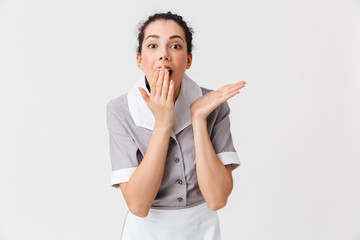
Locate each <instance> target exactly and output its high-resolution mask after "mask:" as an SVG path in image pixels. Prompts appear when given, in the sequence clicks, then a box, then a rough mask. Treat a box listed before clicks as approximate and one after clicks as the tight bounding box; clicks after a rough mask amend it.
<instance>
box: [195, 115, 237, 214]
mask: <svg viewBox="0 0 360 240" xmlns="http://www.w3.org/2000/svg"><path fill="white" fill-rule="evenodd" d="M192 125H193V132H194V144H195V154H196V173H197V178H198V183H199V187H200V190H201V193H202V195H203V196H204V198H205V201H206V202H207V203H208V205H209V207H210V208H211V209H212V210H217V209H220V208H222V207H223V206H225V204H226V202H227V198H228V196H229V195H230V193H231V191H232V181H231V177H230V175H229V172H228V170H227V169H226V167H225V166H224V164H223V163H222V162H221V161H220V159H219V158H218V156H217V155H216V153H215V151H214V148H213V146H212V143H211V141H210V138H209V134H208V131H207V127H206V120H193V121H192Z"/></svg>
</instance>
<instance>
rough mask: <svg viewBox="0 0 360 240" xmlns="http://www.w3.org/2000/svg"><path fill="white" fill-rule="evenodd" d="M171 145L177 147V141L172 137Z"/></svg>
mask: <svg viewBox="0 0 360 240" xmlns="http://www.w3.org/2000/svg"><path fill="white" fill-rule="evenodd" d="M170 145H172V146H175V145H176V141H175V139H173V138H172V137H170Z"/></svg>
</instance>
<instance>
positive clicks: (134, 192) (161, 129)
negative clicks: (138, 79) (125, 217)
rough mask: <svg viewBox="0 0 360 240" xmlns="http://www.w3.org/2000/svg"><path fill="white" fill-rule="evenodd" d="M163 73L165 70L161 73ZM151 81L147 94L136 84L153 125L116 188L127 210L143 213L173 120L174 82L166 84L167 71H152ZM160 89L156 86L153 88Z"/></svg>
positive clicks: (156, 186) (159, 174) (158, 175)
mask: <svg viewBox="0 0 360 240" xmlns="http://www.w3.org/2000/svg"><path fill="white" fill-rule="evenodd" d="M165 73H166V74H165ZM154 80H156V81H152V83H151V86H150V87H151V95H150V96H148V95H147V93H146V91H145V90H144V89H142V88H140V89H139V90H140V92H141V95H142V97H143V99H144V100H145V102H146V104H147V105H148V107H149V109H150V110H151V111H152V113H153V114H154V118H155V126H154V129H153V132H152V136H151V138H150V142H149V145H148V147H147V150H146V153H145V156H144V158H143V160H142V162H141V163H140V165H139V166H138V167H137V168H136V170H135V171H134V173H133V174H132V175H131V178H130V179H129V181H128V182H126V183H121V184H120V188H121V191H122V194H123V196H124V199H125V201H126V204H127V205H128V207H129V210H130V211H131V212H132V213H133V214H134V215H136V216H139V217H146V216H147V215H148V212H149V209H150V207H151V204H152V202H153V201H154V199H155V197H156V194H157V193H158V191H159V188H160V185H161V181H162V178H163V174H164V167H165V162H166V154H167V150H168V144H169V139H170V133H171V128H172V125H173V124H174V121H175V110H174V102H173V96H174V84H173V83H170V84H169V74H168V71H167V70H166V69H165V70H164V69H162V70H161V71H160V72H156V73H155V75H154ZM157 89H160V90H157Z"/></svg>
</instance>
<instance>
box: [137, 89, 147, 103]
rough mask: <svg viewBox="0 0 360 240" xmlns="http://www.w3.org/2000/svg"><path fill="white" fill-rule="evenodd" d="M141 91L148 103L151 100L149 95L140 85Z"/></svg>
mask: <svg viewBox="0 0 360 240" xmlns="http://www.w3.org/2000/svg"><path fill="white" fill-rule="evenodd" d="M138 89H139V91H140V94H141V97H142V98H143V99H144V101H145V102H146V104H148V102H149V95H147V93H146V91H145V90H144V89H143V88H141V87H138Z"/></svg>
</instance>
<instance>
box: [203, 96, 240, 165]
mask: <svg viewBox="0 0 360 240" xmlns="http://www.w3.org/2000/svg"><path fill="white" fill-rule="evenodd" d="M229 114H230V108H229V105H228V103H227V102H226V101H225V102H224V103H222V104H221V105H220V109H219V112H218V114H217V118H216V120H215V123H214V126H213V128H212V132H211V135H210V139H211V142H212V144H213V147H214V150H215V152H216V154H217V156H218V157H219V159H220V160H221V161H222V163H223V164H224V165H228V164H231V168H232V170H234V169H236V168H237V167H238V166H240V164H241V163H240V160H239V157H238V155H237V153H236V150H235V148H234V145H233V140H232V136H231V132H230V118H229Z"/></svg>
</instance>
